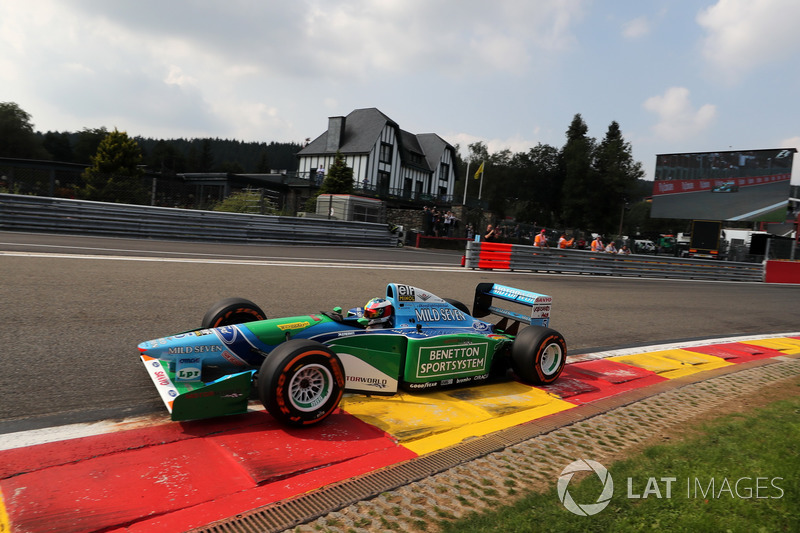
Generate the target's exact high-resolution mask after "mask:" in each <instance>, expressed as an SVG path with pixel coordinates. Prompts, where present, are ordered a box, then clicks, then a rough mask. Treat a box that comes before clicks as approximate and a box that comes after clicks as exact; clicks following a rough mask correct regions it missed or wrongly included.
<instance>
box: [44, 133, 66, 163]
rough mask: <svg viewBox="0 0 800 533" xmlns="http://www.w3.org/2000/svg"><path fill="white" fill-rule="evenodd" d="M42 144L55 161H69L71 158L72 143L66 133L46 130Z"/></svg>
mask: <svg viewBox="0 0 800 533" xmlns="http://www.w3.org/2000/svg"><path fill="white" fill-rule="evenodd" d="M42 146H43V147H44V149H45V150H47V153H48V154H50V157H51V158H52V159H53V160H55V161H64V162H71V161H72V158H73V154H72V143H70V140H69V135H68V134H67V133H58V132H55V131H48V132H47V133H45V134H44V139H43V140H42Z"/></svg>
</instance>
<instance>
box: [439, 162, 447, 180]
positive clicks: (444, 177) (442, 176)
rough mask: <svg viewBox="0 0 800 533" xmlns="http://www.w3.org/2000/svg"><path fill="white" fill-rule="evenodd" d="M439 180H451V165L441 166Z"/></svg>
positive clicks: (444, 164)
mask: <svg viewBox="0 0 800 533" xmlns="http://www.w3.org/2000/svg"><path fill="white" fill-rule="evenodd" d="M439 179H440V180H445V181H447V180H449V179H450V165H448V164H447V163H442V164H441V165H439Z"/></svg>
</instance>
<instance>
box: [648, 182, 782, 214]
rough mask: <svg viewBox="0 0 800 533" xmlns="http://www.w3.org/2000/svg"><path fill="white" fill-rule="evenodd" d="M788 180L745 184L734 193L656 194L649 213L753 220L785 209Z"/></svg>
mask: <svg viewBox="0 0 800 533" xmlns="http://www.w3.org/2000/svg"><path fill="white" fill-rule="evenodd" d="M788 198H789V184H788V182H776V183H768V184H764V185H748V186H744V187H740V188H739V191H738V192H729V193H721V192H720V193H716V192H711V191H697V192H686V193H677V194H663V195H658V196H656V197H655V198H654V199H653V216H659V217H663V218H684V219H688V220H691V219H702V220H755V219H757V218H758V217H759V216H763V215H764V214H765V213H768V212H771V211H774V210H776V209H779V208H785V207H786V204H787V201H788Z"/></svg>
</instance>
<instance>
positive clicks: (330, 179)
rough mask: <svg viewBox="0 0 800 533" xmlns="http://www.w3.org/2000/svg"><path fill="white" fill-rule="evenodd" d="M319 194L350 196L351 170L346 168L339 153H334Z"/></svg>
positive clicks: (351, 186) (351, 189) (351, 185)
mask: <svg viewBox="0 0 800 533" xmlns="http://www.w3.org/2000/svg"><path fill="white" fill-rule="evenodd" d="M319 192H320V194H351V193H352V192H353V169H352V168H350V167H348V166H347V163H346V162H345V160H344V156H343V155H342V154H341V152H338V151H337V152H336V155H335V156H334V159H333V164H332V165H331V168H329V169H328V173H327V174H326V175H325V180H324V181H323V182H322V187H320V190H319Z"/></svg>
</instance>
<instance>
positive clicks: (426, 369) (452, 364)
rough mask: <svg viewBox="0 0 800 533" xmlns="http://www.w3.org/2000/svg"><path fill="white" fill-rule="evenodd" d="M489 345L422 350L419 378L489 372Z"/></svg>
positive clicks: (427, 348) (439, 347) (418, 370)
mask: <svg viewBox="0 0 800 533" xmlns="http://www.w3.org/2000/svg"><path fill="white" fill-rule="evenodd" d="M488 352H489V344H488V343H478V344H461V345H457V346H453V345H449V346H426V347H424V348H420V351H419V363H418V365H417V375H416V377H417V378H420V379H429V378H450V377H453V376H457V375H466V374H483V373H485V372H487V369H488V365H487V354H488Z"/></svg>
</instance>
